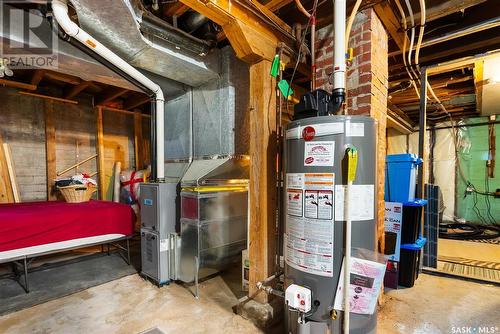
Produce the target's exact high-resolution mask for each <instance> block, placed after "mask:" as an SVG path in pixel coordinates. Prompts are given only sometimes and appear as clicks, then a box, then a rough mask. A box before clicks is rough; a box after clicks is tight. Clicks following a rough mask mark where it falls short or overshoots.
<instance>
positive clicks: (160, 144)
mask: <svg viewBox="0 0 500 334" xmlns="http://www.w3.org/2000/svg"><path fill="white" fill-rule="evenodd" d="M52 11H53V13H54V18H55V20H56V21H57V23H58V24H59V26H60V27H61V28H62V29H63V30H64V32H65V33H66V34H68V35H69V36H70V37H73V38H74V39H76V40H78V41H79V42H80V43H82V44H83V45H85V46H86V47H87V48H89V49H90V50H92V51H93V52H95V53H96V54H98V55H99V56H101V57H102V58H104V59H105V60H107V61H109V62H110V63H111V64H113V65H114V66H116V67H117V68H118V69H120V70H121V71H123V72H124V73H126V74H127V75H129V76H130V77H131V78H133V79H135V80H137V82H139V83H141V84H142V85H144V87H146V88H147V89H149V90H150V91H151V92H152V93H153V94H154V95H155V106H156V108H155V116H156V117H155V118H156V150H157V152H156V171H157V179H158V181H159V182H162V181H164V179H165V156H164V155H165V153H164V137H165V131H164V126H165V124H164V117H165V116H164V114H165V111H164V109H165V105H164V102H165V98H164V96H163V91H162V89H161V87H160V86H159V85H158V84H156V83H155V82H153V81H151V80H150V79H149V78H148V77H146V76H145V75H144V74H142V73H141V72H139V71H138V70H137V69H136V68H134V67H133V66H132V65H130V64H129V63H127V62H126V61H125V60H123V59H122V58H120V57H119V56H118V55H116V54H115V53H114V52H113V51H111V50H110V49H108V48H107V47H105V46H104V45H103V44H101V43H100V42H99V41H98V40H96V39H95V38H93V37H92V36H90V35H89V34H88V33H87V32H85V31H84V30H83V29H81V28H80V27H79V26H78V25H77V24H76V23H74V22H73V21H71V19H70V17H69V16H68V5H67V1H66V0H52Z"/></svg>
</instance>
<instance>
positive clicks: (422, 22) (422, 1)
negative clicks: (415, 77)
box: [415, 0, 426, 71]
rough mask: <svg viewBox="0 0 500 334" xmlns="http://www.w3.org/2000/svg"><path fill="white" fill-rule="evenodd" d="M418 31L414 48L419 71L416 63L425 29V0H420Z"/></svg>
mask: <svg viewBox="0 0 500 334" xmlns="http://www.w3.org/2000/svg"><path fill="white" fill-rule="evenodd" d="M419 3H420V31H419V34H418V41H417V47H416V49H415V66H416V67H417V70H418V71H420V65H419V63H418V57H419V55H420V47H421V46H422V39H423V38H424V30H425V19H426V17H425V16H426V13H425V0H420V1H419Z"/></svg>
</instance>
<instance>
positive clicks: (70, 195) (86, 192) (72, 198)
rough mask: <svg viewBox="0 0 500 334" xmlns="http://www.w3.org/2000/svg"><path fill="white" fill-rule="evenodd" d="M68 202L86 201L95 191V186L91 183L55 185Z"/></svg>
mask: <svg viewBox="0 0 500 334" xmlns="http://www.w3.org/2000/svg"><path fill="white" fill-rule="evenodd" d="M57 189H59V191H60V192H61V194H62V195H63V197H64V200H65V201H66V202H68V203H82V202H88V201H89V200H90V198H91V197H92V194H93V193H94V192H95V191H97V187H95V186H93V185H89V186H85V185H83V184H75V185H72V186H67V187H57Z"/></svg>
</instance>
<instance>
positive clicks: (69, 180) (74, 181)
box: [55, 173, 97, 187]
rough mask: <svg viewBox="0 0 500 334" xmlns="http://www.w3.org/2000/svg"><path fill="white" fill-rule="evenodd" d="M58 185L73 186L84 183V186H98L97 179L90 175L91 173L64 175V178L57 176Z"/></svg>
mask: <svg viewBox="0 0 500 334" xmlns="http://www.w3.org/2000/svg"><path fill="white" fill-rule="evenodd" d="M55 183H56V187H67V186H73V185H80V184H81V185H84V186H87V187H89V186H91V187H92V186H93V187H96V186H97V182H96V180H94V179H93V178H91V177H90V175H88V174H86V173H82V174H76V175H73V176H71V177H64V178H57V179H56V181H55Z"/></svg>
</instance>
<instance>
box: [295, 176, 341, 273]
mask: <svg viewBox="0 0 500 334" xmlns="http://www.w3.org/2000/svg"><path fill="white" fill-rule="evenodd" d="M334 189H335V174H333V173H287V175H286V191H287V202H286V212H287V216H286V231H285V261H286V263H287V264H288V265H289V266H291V267H293V268H295V269H297V270H300V271H303V272H307V273H311V274H316V275H320V276H328V277H332V276H333V231H334V220H333V217H334V215H333V213H334Z"/></svg>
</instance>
